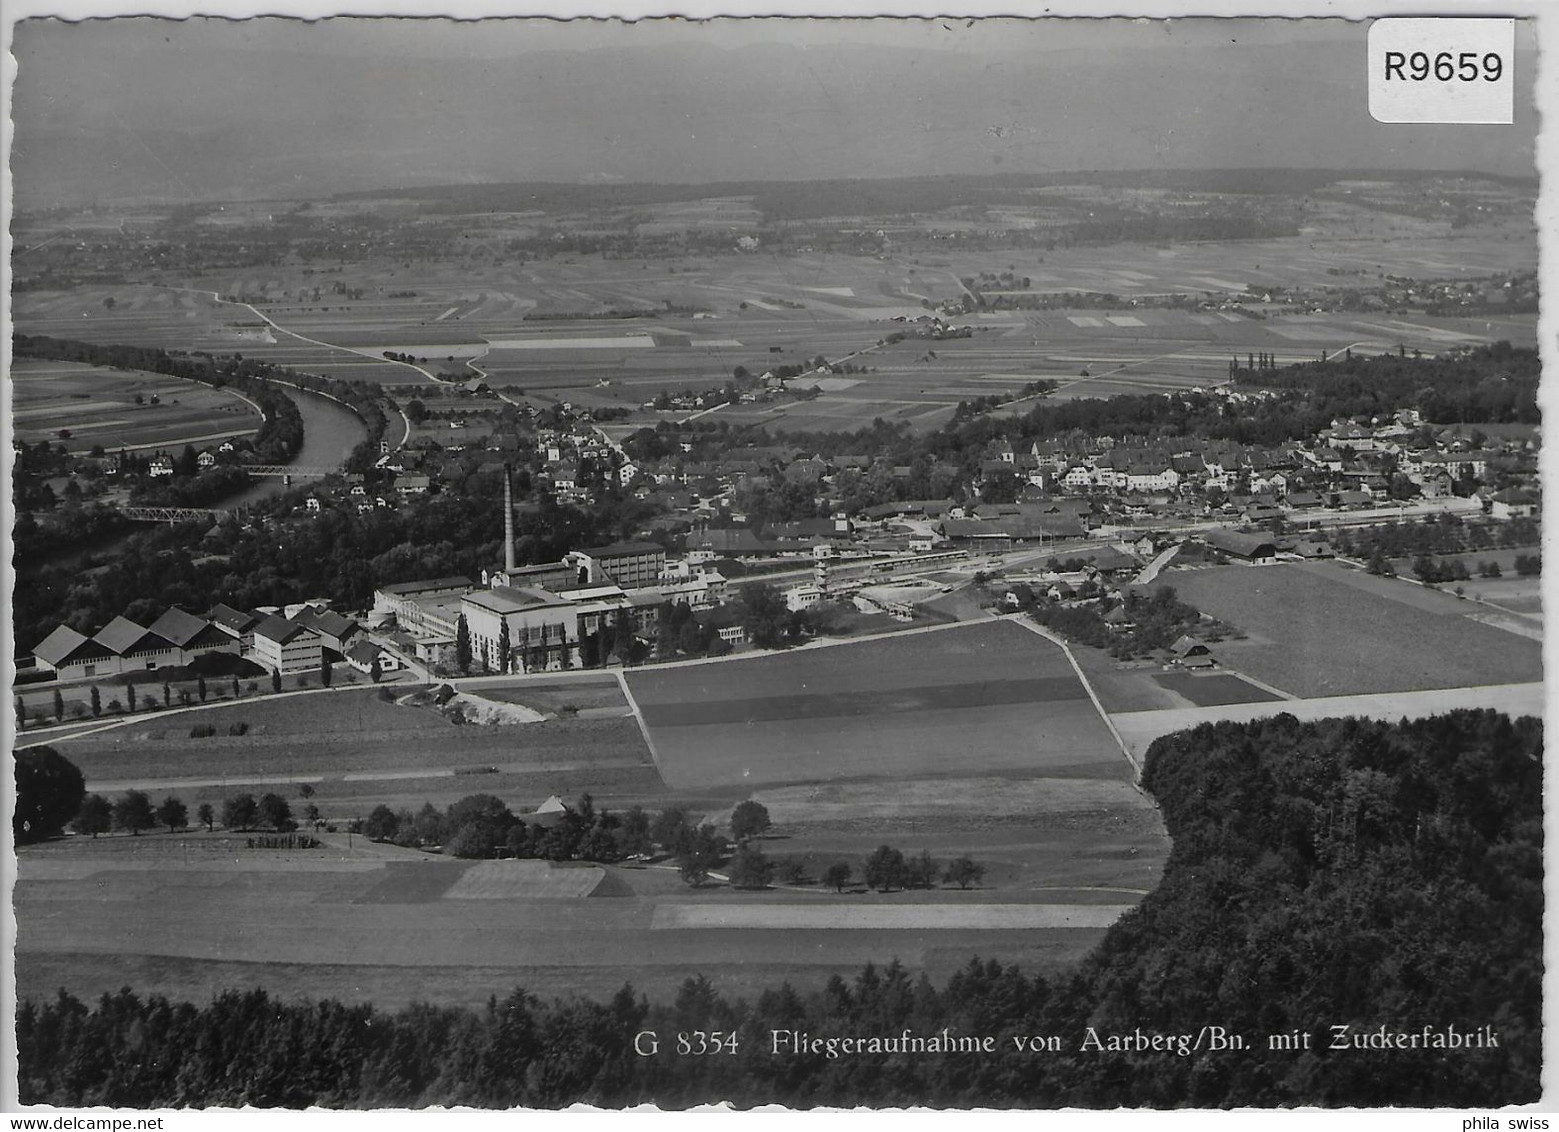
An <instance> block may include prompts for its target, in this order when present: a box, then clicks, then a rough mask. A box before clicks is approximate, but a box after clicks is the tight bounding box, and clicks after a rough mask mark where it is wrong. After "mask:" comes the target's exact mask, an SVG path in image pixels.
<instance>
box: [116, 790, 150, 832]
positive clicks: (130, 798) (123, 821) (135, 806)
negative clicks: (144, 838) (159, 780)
mask: <svg viewBox="0 0 1559 1132" xmlns="http://www.w3.org/2000/svg"><path fill="white" fill-rule="evenodd" d="M156 824H157V815H156V814H155V813H153V812H152V800H151V799H150V798H148V797H147V796H146V795H145V794H143V793H142V792H141V791H139V790H126V791H125V794H124V797H123V798H120V799H119V801H117V802H115V803H114V825H116V826H118V827H119V828H120V829H128V830H129V831H130V834H131V836H134V837H139V836H140V835H141V830H143V829H150V828H152V826H154V825H156Z"/></svg>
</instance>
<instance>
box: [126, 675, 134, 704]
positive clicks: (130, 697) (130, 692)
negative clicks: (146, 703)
mask: <svg viewBox="0 0 1559 1132" xmlns="http://www.w3.org/2000/svg"><path fill="white" fill-rule="evenodd" d="M125 704H126V705H128V709H129V710H130V711H134V710H135V685H134V684H131V683H128V682H127V683H126V684H125Z"/></svg>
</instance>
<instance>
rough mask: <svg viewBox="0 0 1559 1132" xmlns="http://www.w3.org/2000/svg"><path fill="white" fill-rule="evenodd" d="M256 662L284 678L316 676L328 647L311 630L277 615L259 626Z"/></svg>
mask: <svg viewBox="0 0 1559 1132" xmlns="http://www.w3.org/2000/svg"><path fill="white" fill-rule="evenodd" d="M254 659H255V661H256V662H257V663H259V664H263V665H265V667H267V668H269V669H270V670H271V671H272V672H280V673H282V674H283V675H287V674H289V673H293V672H314V671H317V670H318V669H319V666H320V664H321V663H323V661H324V643H323V642H322V641H321V639H320V635H319V634H318V633H316V632H315V631H314V630H313V629H310V628H309V627H308V626H306V625H300V624H299V623H298V622H296V621H289V620H287V618H285V617H283V616H281V615H280V614H279V613H278V614H273V615H272V616H270V617H267V618H266V619H265V620H264V621H262V622H260V624H259V625H257V626H255V630H254Z"/></svg>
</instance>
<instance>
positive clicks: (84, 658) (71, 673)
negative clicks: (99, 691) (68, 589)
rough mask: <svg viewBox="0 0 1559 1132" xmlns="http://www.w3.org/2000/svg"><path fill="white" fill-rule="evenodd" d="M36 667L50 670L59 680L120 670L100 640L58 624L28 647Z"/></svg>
mask: <svg viewBox="0 0 1559 1132" xmlns="http://www.w3.org/2000/svg"><path fill="white" fill-rule="evenodd" d="M32 655H33V659H34V660H36V661H37V663H38V667H39V668H43V669H47V670H49V671H51V672H54V673H55V674H56V675H57V676H58V678H59V679H61V680H80V679H84V678H86V677H90V676H112V675H115V674H117V673H118V672H119V671H120V668H119V658H118V657H117V656H115V655H114V653H113V651H112V650H111V649H109V648H108V647H107V646H106V645H103V644H100V643H99V642H97V641H95V640H93V639H92V638H91V637H88V636H86V635H85V634H83V633H78V632H76V630H74V629H72V628H71V627H70V626H69V625H61V626H59V627H58V628H56V629H55V630H54V632H52V633H50V634H49V635H48V636H47V637H45V638H44V639H43V640H42V641H40V642H39V643H38V645H37V646H36V647H35V648H34V649H33V650H32Z"/></svg>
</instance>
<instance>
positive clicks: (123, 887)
mask: <svg viewBox="0 0 1559 1132" xmlns="http://www.w3.org/2000/svg"><path fill="white" fill-rule="evenodd" d="M326 836H327V839H328V840H329V846H328V848H325V849H320V850H311V851H268V850H250V849H246V848H245V846H244V842H243V839H241V838H231V837H226V836H223V835H221V834H217V835H206V834H200V833H195V834H179V835H168V834H158V833H148V834H143V835H142V836H140V837H137V838H130V837H125V836H115V837H106V838H102V839H99V840H98V841H96V842H94V841H92V840H90V839H87V838H73V839H69V840H68V841H67V842H64V843H57V844H54V845H48V846H43V847H40V848H36V849H34V848H28V849H25V850H24V851H23V854H22V857H21V860H20V862H19V881H18V884H17V886H16V889H15V894H14V901H15V909H16V913H17V919H18V923H19V925H20V930H19V932H18V936H17V940H16V950H15V956H16V976H17V992H18V994H19V995H20V996H21V997H32V998H46V997H49V996H52V995H53V994H54V992H55V991H56V990H57V989H58V988H60V987H65V988H66V989H68V990H70V991H71V992H72V993H74V994H77V995H81V996H84V997H87V998H89V999H90V998H95V997H96V996H97V995H98V994H100V993H102V992H104V991H112V990H116V989H117V988H118V987H120V986H122V985H124V984H125V982H126V981H127V980H129V981H133V982H134V985H136V987H137V988H138V989H139V990H141V991H142V992H146V993H153V992H155V993H160V994H166V995H169V996H170V997H173V998H175V999H179V998H185V999H193V1000H195V1001H204V1000H205V999H207V998H209V997H210V996H211V995H212V994H214V993H216V992H217V991H218V990H220V989H222V988H224V987H228V986H234V985H242V986H246V987H250V986H260V987H264V988H266V989H268V990H270V991H272V992H273V993H276V994H278V995H281V996H282V997H284V998H288V999H292V998H296V997H300V996H314V997H322V996H332V997H337V998H341V999H343V1000H345V1001H353V1002H363V1001H368V1002H373V1003H375V1004H376V1005H380V1006H384V1007H392V1006H397V1005H401V1004H405V1003H408V1002H413V1001H438V1002H440V1003H447V1004H455V1003H460V1004H465V1005H471V1006H479V1005H481V1004H482V1003H484V1002H485V1001H486V1000H487V998H488V996H490V995H494V994H496V995H500V996H501V995H503V994H506V993H507V992H508V991H509V990H511V989H513V988H514V987H515V986H517V985H523V986H524V987H525V988H526V989H527V990H529V991H531V992H533V993H540V994H543V995H552V994H557V995H566V994H570V993H583V994H590V995H595V996H599V997H605V996H608V995H610V994H611V993H613V992H614V991H616V990H618V989H619V988H621V986H622V985H623V984H624V983H625V982H631V983H632V984H633V986H634V988H635V989H636V990H638V991H642V992H647V993H650V994H656V995H661V996H666V997H670V996H671V995H673V994H675V991H676V988H677V987H678V986H679V985H680V984H681V982H682V981H683V980H684V979H686V978H688V977H690V976H691V975H694V974H698V973H702V974H704V975H706V976H708V977H709V978H710V979H711V981H712V982H714V983H715V984H716V985H717V986H719V987H721V988H722V989H725V990H728V991H731V992H733V993H734V992H737V991H739V989H740V988H742V987H744V986H751V985H753V983H754V982H755V981H756V982H760V983H768V982H774V983H777V982H778V981H779V980H781V979H787V978H788V979H791V980H792V981H793V982H795V983H797V984H798V985H801V986H803V987H818V986H821V984H822V983H823V982H824V981H825V980H826V979H827V977H828V976H829V975H830V974H832V973H834V971H836V970H846V971H848V970H851V969H858V968H859V967H861V966H862V965H864V964H865V963H867V962H877V963H882V962H885V961H886V960H887V959H890V958H894V957H897V958H898V959H899V960H900V961H901V962H902V963H904V964H905V965H906V966H907V967H909V968H910V969H911V970H925V971H927V972H928V973H929V974H931V975H932V977H933V978H937V979H941V978H944V977H945V976H946V975H948V974H949V973H951V971H952V970H953V969H955V968H957V967H960V966H962V965H964V964H965V963H967V961H968V958H969V956H970V955H972V954H979V955H982V956H990V955H999V956H1001V957H1002V958H1003V959H1004V960H1005V959H1010V960H1012V961H1016V962H1019V963H1021V964H1022V965H1023V966H1024V968H1025V969H1027V970H1039V971H1053V970H1057V969H1059V968H1061V967H1062V966H1063V965H1064V964H1066V963H1067V962H1069V961H1072V960H1074V959H1075V958H1077V957H1078V956H1080V955H1081V954H1082V953H1083V952H1085V951H1086V950H1087V949H1088V948H1090V947H1091V946H1092V945H1093V944H1094V943H1096V942H1097V941H1098V939H1099V938H1100V936H1101V935H1102V934H1103V931H1104V926H1105V925H1107V924H1108V923H1110V922H1113V920H1114V919H1115V918H1116V917H1117V916H1118V915H1119V914H1120V912H1121V911H1122V910H1123V908H1124V907H1127V906H1129V905H1130V904H1132V903H1135V901H1136V900H1137V899H1138V898H1139V896H1140V889H1141V888H1144V887H1146V884H1145V883H1139V884H1137V886H1136V888H1135V889H1130V890H1123V891H1118V892H1090V893H1066V892H1054V893H1048V894H1039V893H1034V894H1029V896H1028V898H1027V899H1019V900H1011V899H1008V900H1004V901H1002V902H1000V903H995V904H993V903H992V890H991V889H989V888H986V889H983V890H981V889H970V890H969V891H967V892H963V891H960V890H958V889H956V888H952V889H949V890H946V891H940V892H934V893H910V894H903V893H894V894H891V895H886V896H879V895H875V894H850V893H846V894H844V895H840V894H837V893H835V892H833V891H832V890H826V891H820V890H819V889H818V887H817V886H815V885H813V886H805V887H803V888H796V889H787V890H783V891H771V892H767V893H736V892H732V891H730V890H729V889H726V888H724V887H723V886H713V887H710V888H708V889H705V890H690V889H688V888H687V887H686V886H685V885H683V884H682V882H681V881H680V880H679V879H678V878H677V876H676V873H675V871H674V870H671V869H666V868H659V867H620V866H610V867H606V868H602V867H600V866H583V867H564V868H555V867H552V866H549V865H547V864H545V863H542V862H534V861H500V862H486V863H473V862H466V861H451V860H445V859H441V858H438V857H430V856H427V855H425V854H421V853H417V852H415V851H410V850H392V849H387V848H386V847H382V846H374V845H369V846H366V847H365V846H364V844H363V841H362V839H361V838H356V839H354V842H355V844H354V845H353V846H352V847H348V846H347V845H346V839H345V838H344V837H341V836H335V837H331V836H330V835H326ZM1138 871H1139V873H1142V870H1141V868H1140V867H1139V870H1138ZM1140 879H1141V881H1144V882H1145V881H1147V880H1150V879H1151V877H1149V876H1148V874H1146V873H1142V876H1141V878H1140Z"/></svg>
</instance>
